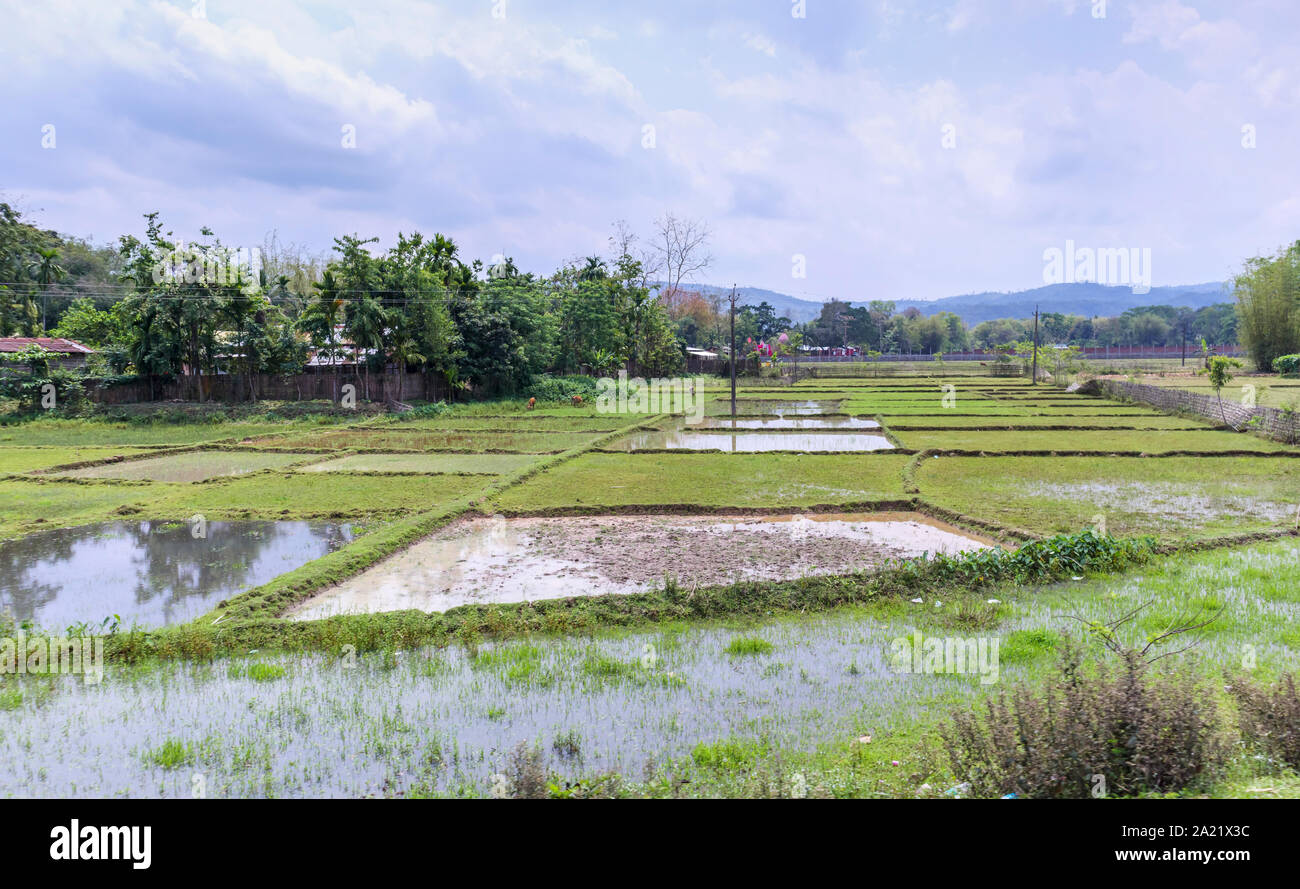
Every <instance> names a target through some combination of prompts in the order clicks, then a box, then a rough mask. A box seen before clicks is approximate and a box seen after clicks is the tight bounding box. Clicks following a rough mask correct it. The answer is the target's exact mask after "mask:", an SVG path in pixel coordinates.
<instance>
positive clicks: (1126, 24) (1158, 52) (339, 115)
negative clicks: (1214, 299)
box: [0, 0, 1300, 299]
mask: <svg viewBox="0 0 1300 889" xmlns="http://www.w3.org/2000/svg"><path fill="white" fill-rule="evenodd" d="M797 6H798V4H797V2H795V0H746V2H715V3H709V2H702V0H689V2H677V0H659V2H653V3H650V2H618V3H613V2H609V0H578V2H558V0H554V2H547V0H504V2H503V0H459V2H455V3H450V2H422V0H367V2H364V3H358V2H332V0H329V2H289V0H174V2H170V3H168V2H160V0H158V2H149V0H97V2H79V3H77V2H66V0H42V2H41V3H31V2H27V0H0V13H2V14H3V18H0V21H3V22H4V23H5V27H4V29H3V30H2V31H0V58H3V59H5V61H4V63H3V64H4V67H5V76H4V77H3V78H0V131H2V132H3V134H4V138H3V140H0V193H3V195H4V196H5V198H6V199H8V200H11V201H14V202H16V203H18V204H19V205H20V206H22V207H23V208H24V209H26V210H27V211H29V212H31V213H33V214H34V215H35V216H36V217H37V218H38V220H39V221H40V222H42V223H43V224H45V225H47V226H50V227H53V228H57V229H59V230H60V231H64V232H68V233H72V234H77V235H81V236H93V237H94V238H96V239H97V240H106V239H109V238H112V237H116V235H118V234H120V233H122V232H137V233H138V232H140V231H141V230H142V227H143V222H142V219H141V214H142V213H144V212H147V211H150V210H158V211H160V212H161V213H162V216H163V219H164V221H165V222H166V224H167V225H168V226H169V227H171V228H173V229H174V230H175V231H176V232H178V233H182V234H187V235H188V234H194V235H197V233H198V230H199V227H200V226H203V225H208V226H211V227H212V228H213V229H215V230H216V232H217V233H218V235H220V236H221V238H222V240H223V241H224V242H226V243H229V244H236V245H257V244H260V243H262V242H263V240H264V238H265V236H266V235H267V234H268V232H270V231H272V230H274V231H276V232H277V233H278V235H279V238H280V239H281V240H282V241H285V242H293V243H297V244H302V245H305V246H307V247H309V248H312V249H315V250H324V249H326V248H328V246H329V245H330V243H331V239H332V238H333V236H335V235H337V234H342V233H350V232H358V233H361V234H363V235H377V236H379V237H380V238H381V240H382V241H383V242H384V243H387V242H389V241H391V240H392V239H393V238H394V236H395V235H396V233H397V232H399V231H412V230H417V229H418V230H420V231H424V232H433V231H441V232H444V233H446V234H449V235H451V236H452V237H453V238H455V240H456V241H457V242H458V243H459V244H460V245H461V247H462V251H463V253H464V254H465V255H466V256H467V257H470V258H473V257H479V258H483V259H485V260H486V259H489V258H490V257H492V256H493V255H494V254H497V253H504V254H506V255H510V256H512V257H514V259H515V261H516V264H517V265H519V266H520V267H521V268H524V269H529V270H533V271H537V272H539V273H548V272H550V271H551V270H553V269H554V268H555V267H556V266H557V265H558V264H560V263H561V262H564V261H566V260H569V259H573V258H575V257H579V256H582V255H586V254H591V253H603V252H607V250H608V244H607V239H608V236H609V234H610V231H611V225H612V223H613V222H614V221H615V220H619V219H623V220H626V221H627V222H628V223H629V224H630V225H631V226H632V227H633V228H634V229H635V230H637V231H638V232H640V233H641V234H642V235H643V236H646V237H648V236H649V235H650V234H651V232H652V223H653V220H654V219H655V218H656V217H659V216H661V215H662V214H663V213H665V212H672V213H676V214H678V215H682V216H688V217H694V218H699V219H704V220H706V221H707V223H708V225H709V227H710V229H711V230H712V243H711V250H712V253H713V255H714V265H713V268H712V269H710V270H709V271H708V272H707V273H706V274H705V275H704V276H703V277H704V280H707V281H708V282H711V283H717V284H729V283H732V282H737V283H740V284H743V285H744V284H747V285H752V286H759V287H767V288H771V289H774V290H780V291H784V292H787V293H793V294H796V295H802V296H805V297H807V298H811V299H824V298H829V297H832V296H838V297H843V298H848V299H874V298H884V299H888V298H933V297H940V296H946V295H951V294H955V293H963V292H969V291H978V290H1016V289H1023V288H1028V287H1034V286H1038V285H1039V284H1041V283H1043V282H1042V273H1043V266H1044V262H1043V251H1044V250H1047V249H1049V248H1052V247H1057V248H1062V247H1063V246H1064V244H1065V242H1066V241H1067V240H1073V241H1074V242H1075V243H1076V244H1078V245H1084V246H1093V247H1139V248H1149V249H1150V250H1151V254H1152V272H1153V276H1152V283H1153V284H1155V285H1162V284H1178V283H1192V282H1200V281H1208V280H1219V279H1223V278H1225V277H1228V276H1230V275H1231V274H1233V273H1234V272H1235V271H1236V270H1238V269H1239V268H1240V265H1241V262H1242V260H1243V259H1244V258H1246V257H1248V256H1251V255H1256V254H1259V253H1262V252H1271V251H1272V250H1274V249H1276V248H1277V247H1279V246H1281V245H1282V244H1284V243H1287V242H1290V241H1293V240H1296V239H1298V238H1300V164H1297V163H1296V162H1295V159H1296V157H1297V156H1300V153H1298V152H1297V149H1298V148H1300V115H1298V114H1297V113H1296V112H1297V105H1298V104H1300V58H1298V57H1297V56H1296V53H1295V47H1296V44H1297V39H1296V38H1297V36H1300V28H1298V27H1297V25H1300V4H1296V3H1294V2H1293V0H1237V2H1231V3H1226V2H1225V3H1216V2H1198V0H1152V2H1146V0H1133V2H1118V0H1110V2H1105V3H1102V2H1100V0H997V2H994V0H986V2H975V0H945V2H930V3H924V2H914V3H909V2H903V0H861V2H848V0H839V2H837V0H805V2H804V4H803V9H804V12H805V15H804V16H803V17H796V16H795V15H792V12H797V11H798V9H797ZM1103 7H1104V15H1097V14H1096V13H1098V12H1100V11H1101V10H1102V8H1103ZM50 124H52V125H53V126H54V131H53V132H54V146H53V147H52V148H48V147H43V146H42V134H43V129H42V128H43V127H45V126H46V125H50ZM349 125H350V126H351V127H353V128H355V134H356V147H355V148H345V147H343V144H342V142H343V136H342V133H343V128H344V127H345V126H349ZM647 127H652V128H653V136H654V138H653V146H652V147H647V139H646V133H647V132H648V130H647ZM1247 127H1249V128H1253V130H1252V132H1253V133H1254V147H1251V148H1248V147H1245V146H1244V145H1243V141H1244V140H1245V136H1244V135H1243V133H1244V132H1245V131H1244V130H1243V128H1247ZM945 128H948V129H945ZM945 132H946V133H948V134H950V136H951V138H950V139H949V142H950V143H951V147H946V146H945V144H944V135H945ZM46 141H47V142H48V140H46ZM796 255H798V256H802V257H804V263H803V268H804V269H805V274H806V276H805V277H796V276H795V270H796V266H797V263H796V262H795V261H794V257H795V256H796Z"/></svg>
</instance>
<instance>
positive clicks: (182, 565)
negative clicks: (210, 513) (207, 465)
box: [0, 521, 354, 631]
mask: <svg viewBox="0 0 1300 889" xmlns="http://www.w3.org/2000/svg"><path fill="white" fill-rule="evenodd" d="M194 529H195V526H192V525H190V524H189V523H187V522H156V521H155V522H111V523H107V524H101V525H87V526H84V527H80V528H64V529H58V530H50V531H39V532H37V533H35V534H29V535H27V536H26V537H21V538H18V539H16V540H8V541H3V542H0V612H6V611H7V612H9V613H11V614H12V616H13V617H15V618H17V619H18V620H29V621H32V622H33V623H34V624H35V625H36V626H38V627H41V628H43V629H45V630H48V631H58V630H62V629H63V628H65V627H68V626H72V625H74V624H78V623H82V622H85V623H91V624H98V623H99V622H100V621H102V620H104V619H105V618H107V617H110V616H112V615H117V616H118V617H120V618H121V623H122V626H123V627H129V626H131V625H133V624H139V625H141V626H158V625H161V624H175V623H183V622H184V621H187V620H191V619H193V618H195V617H198V616H199V615H200V614H203V613H204V612H206V611H209V610H210V609H211V608H212V607H213V606H215V605H216V604H217V603H218V602H219V601H221V600H222V599H224V598H227V597H229V596H231V595H234V594H236V593H239V592H242V591H243V590H245V589H248V588H250V587H254V586H258V585H259V584H263V583H266V582H267V581H269V580H271V579H272V578H274V577H276V576H277V575H280V574H283V573H284V572H286V571H292V570H293V569H295V568H297V567H299V566H301V565H303V564H305V563H307V562H310V561H311V560H313V559H317V558H320V557H321V556H323V555H325V554H326V553H328V552H330V551H332V550H334V549H337V548H338V547H340V546H342V545H343V544H345V543H347V542H348V541H350V540H352V538H353V536H354V535H353V531H352V528H351V526H350V525H346V524H329V523H321V522H254V521H244V522H208V523H207V524H206V527H204V528H203V529H202V530H203V533H204V535H205V536H203V537H196V536H194Z"/></svg>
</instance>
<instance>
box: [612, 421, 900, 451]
mask: <svg viewBox="0 0 1300 889" xmlns="http://www.w3.org/2000/svg"><path fill="white" fill-rule="evenodd" d="M893 448H894V444H893V442H891V441H890V440H889V439H888V438H886V437H885V436H883V435H870V434H866V433H859V432H822V433H816V432H799V431H796V430H792V431H788V432H756V431H742V432H716V431H708V430H703V431H695V430H694V429H692V428H690V427H678V428H674V429H668V430H664V431H662V432H637V433H635V434H633V435H630V436H628V437H627V438H624V439H621V440H620V441H617V442H614V443H613V444H611V445H610V446H609V449H610V450H622V451H646V450H652V451H653V450H671V451H676V450H687V451H728V452H731V453H763V452H770V451H809V452H819V451H833V452H841V451H844V452H854V451H888V450H893Z"/></svg>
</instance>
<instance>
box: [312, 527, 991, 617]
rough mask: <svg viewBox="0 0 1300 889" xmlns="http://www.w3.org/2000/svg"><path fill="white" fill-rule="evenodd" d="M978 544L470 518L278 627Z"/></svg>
mask: <svg viewBox="0 0 1300 889" xmlns="http://www.w3.org/2000/svg"><path fill="white" fill-rule="evenodd" d="M989 545H990V544H989V542H986V541H982V540H979V539H976V538H975V537H973V536H971V535H968V534H966V533H965V532H962V531H960V530H959V529H957V528H954V527H952V526H949V525H945V524H942V523H939V522H936V521H934V520H932V519H929V518H927V517H924V516H920V515H917V514H913V513H883V514H833V515H781V516H746V517H717V516H594V517H583V518H526V519H503V518H499V517H498V518H491V519H488V518H482V519H473V520H470V521H466V522H462V523H458V524H456V525H454V526H452V527H450V528H447V529H444V530H443V531H441V532H439V533H437V534H435V535H433V536H431V537H430V538H428V539H426V540H424V541H422V542H420V543H418V544H416V545H415V546H412V547H410V548H409V549H407V550H404V551H403V552H400V553H398V554H396V555H394V556H393V557H391V558H389V559H387V560H385V561H383V562H381V563H379V564H378V565H376V566H374V567H373V568H371V569H369V570H368V571H365V572H363V573H361V574H360V575H358V576H356V577H354V578H352V579H351V580H349V581H345V582H344V583H342V584H339V585H338V586H335V587H332V588H330V589H328V590H326V591H324V592H322V593H320V594H319V595H317V596H315V597H314V598H312V599H310V600H308V601H307V602H304V603H302V604H301V605H299V606H298V607H297V608H295V609H294V610H293V611H292V612H291V613H290V614H289V615H288V616H289V617H292V618H294V619H298V620H310V619H315V618H321V617H328V616H331V615H335V614H350V613H361V612H375V611H397V610H403V609H416V610H419V611H445V610H447V609H448V608H453V607H455V606H457V605H464V604H468V603H486V602H520V601H533V600H537V599H557V598H563V597H565V596H589V595H597V594H601V593H632V592H638V591H642V590H647V589H650V588H652V587H654V586H657V585H662V583H663V582H664V580H665V578H668V577H673V578H675V579H676V580H677V582H678V583H680V584H682V585H686V586H689V585H693V584H699V585H710V584H720V583H728V582H730V581H733V580H737V579H782V578H793V577H799V576H803V575H809V574H838V573H844V572H848V571H857V570H863V569H868V568H872V567H875V566H878V565H880V564H881V563H882V562H884V561H885V560H886V559H889V558H896V557H904V556H918V555H921V554H923V553H938V552H942V553H956V552H959V551H968V550H975V549H985V548H987V547H988V546H989Z"/></svg>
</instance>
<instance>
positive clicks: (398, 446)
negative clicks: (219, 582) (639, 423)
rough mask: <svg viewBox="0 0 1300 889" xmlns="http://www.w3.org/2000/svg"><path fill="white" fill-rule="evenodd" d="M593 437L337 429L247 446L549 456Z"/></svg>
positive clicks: (257, 441) (258, 440)
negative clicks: (511, 452)
mask: <svg viewBox="0 0 1300 889" xmlns="http://www.w3.org/2000/svg"><path fill="white" fill-rule="evenodd" d="M594 437H595V436H594V435H584V434H581V433H569V432H532V433H527V432H520V433H515V432H433V431H427V430H418V429H412V430H400V429H393V428H391V427H388V426H384V427H380V428H365V429H339V430H333V431H328V432H313V433H308V434H305V435H291V436H287V437H273V438H253V439H249V440H248V441H247V442H246V443H247V444H250V445H254V446H257V447H264V448H284V449H294V448H298V449H317V448H322V449H326V450H348V449H352V448H356V449H361V450H379V451H430V450H449V451H466V452H476V451H477V452H482V451H507V452H509V451H513V452H518V453H526V454H549V453H558V452H560V451H565V450H568V449H569V448H572V447H577V446H578V445H582V444H586V443H587V442H590V441H591V440H592V439H593V438H594Z"/></svg>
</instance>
